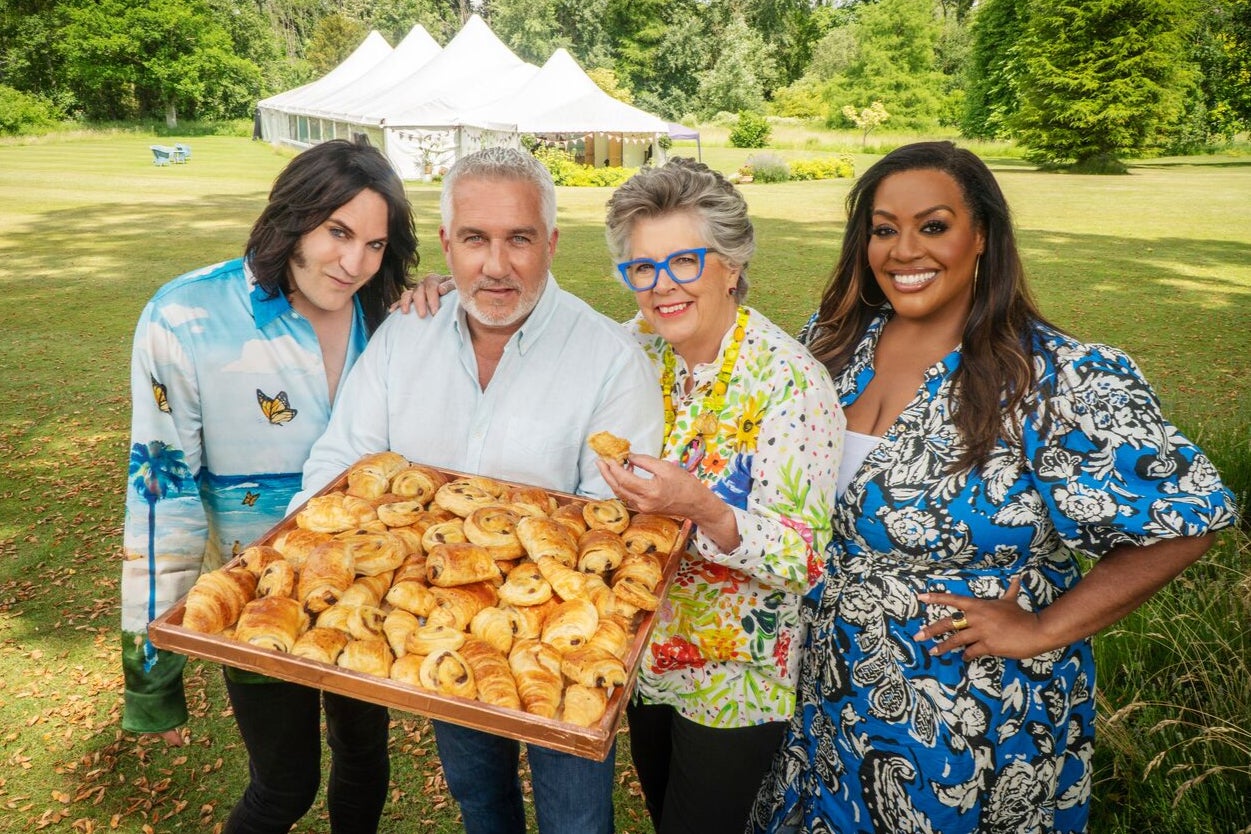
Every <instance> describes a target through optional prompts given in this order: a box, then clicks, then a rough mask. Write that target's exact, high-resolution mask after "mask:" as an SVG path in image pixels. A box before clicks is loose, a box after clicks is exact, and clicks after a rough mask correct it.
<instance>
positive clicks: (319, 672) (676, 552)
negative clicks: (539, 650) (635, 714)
mask: <svg viewBox="0 0 1251 834" xmlns="http://www.w3.org/2000/svg"><path fill="white" fill-rule="evenodd" d="M432 468H438V467H432ZM439 471H441V472H443V473H444V474H446V475H448V476H449V477H450V478H458V477H462V476H463V475H464V474H465V473H461V472H455V471H452V470H448V469H439ZM497 480H499V479H497ZM500 483H505V484H510V485H513V486H529V485H527V484H517V483H515V482H510V481H503V480H501V481H500ZM346 485H347V473H346V472H345V473H344V474H343V475H341V476H340V477H339V478H338V479H336V480H335V481H334V482H332V483H331V484H329V485H328V486H327V487H326V488H325V489H323V490H322V491H321V492H319V493H318V495H322V494H324V493H327V492H332V491H334V490H341V489H344V488H345V487H346ZM547 492H548V494H549V495H551V496H552V497H554V498H555V499H556V501H557V503H559V504H568V503H577V504H585V503H586V502H587V500H588V499H586V498H582V497H579V496H575V495H569V494H567V493H561V492H552V491H551V490H547ZM299 509H302V507H301V508H297V510H296V512H298V510H299ZM674 520H675V521H678V522H679V523H680V524H681V531H680V532H679V534H678V540H677V543H676V544H675V545H674V547H673V550H671V551H670V552H669V553H668V554H667V555H666V556H665V558H664V559H663V560H662V569H663V572H664V573H663V578H662V579H661V582H660V585H659V586H657V588H656V595H657V596H658V597H660V598H661V599H663V598H664V596H665V594H666V593H667V592H668V590H669V586H670V585H671V584H672V583H673V577H674V574H676V573H677V569H678V564H679V563H680V562H681V558H682V553H683V551H684V550H685V549H686V542H687V539H688V537H689V536H690V533H691V522H690V520H689V519H683V518H675V519H674ZM295 526H296V525H295V512H292V513H291V514H290V515H288V516H287V517H286V518H284V519H283V520H282V521H281V522H279V523H278V524H276V525H274V527H273V528H272V529H270V530H269V531H268V532H267V533H265V534H264V535H263V536H261V537H260V538H259V539H257V540H256V541H255V542H253V543H252V544H258V545H259V544H269V543H270V542H272V541H273V540H274V539H275V538H276V537H277V536H278V535H280V534H281V533H284V532H286V531H287V530H289V529H291V528H293V527H295ZM232 564H233V563H232ZM185 609H186V598H185V597H184V598H183V599H181V600H179V601H178V603H177V604H175V605H174V606H173V607H172V608H170V609H169V610H168V611H166V612H165V613H164V614H162V615H161V616H159V617H157V618H156V619H155V620H153V621H152V622H151V623H150V624H149V625H148V634H149V636H150V638H151V640H152V643H153V644H154V645H156V646H157V647H158V648H162V649H167V650H169V651H175V652H178V653H180V654H185V655H188V656H189V657H198V658H201V659H203V660H212V661H217V662H219V663H224V664H226V665H227V666H233V667H235V668H237V669H247V670H249V671H252V672H259V673H261V674H264V675H269V676H270V677H274V678H280V679H282V680H286V681H291V682H293V683H299V684H304V685H305V686H311V687H315V688H317V689H323V690H326V691H327V692H336V693H338V694H340V695H347V696H350V697H352V698H357V699H359V700H362V701H369V702H371V703H375V704H381V705H383V706H386V707H390V708H392V709H398V710H403V711H405V712H415V713H419V714H421V715H425V716H429V717H430V718H437V719H439V720H441V721H449V722H451V723H453V724H460V725H462V726H465V727H471V728H473V729H476V730H483V731H485V732H488V733H494V734H496V735H501V736H507V737H508V738H513V739H517V740H518V741H524V742H532V743H534V744H538V745H541V746H543V747H549V748H551V749H553V750H561V751H564V752H566V753H572V754H574V755H576V756H582V757H585V758H590V759H596V760H599V761H602V760H603V759H604V758H605V757H606V756H607V755H608V751H609V749H610V748H611V746H612V743H613V738H614V737H615V736H616V733H617V729H618V727H620V725H621V720H622V718H623V717H624V716H625V704H626V700H627V699H628V698H629V696H630V691H631V690H632V689H633V688H634V682H635V680H636V679H637V677H638V670H639V665H640V663H641V661H642V658H643V652H644V650H645V649H646V648H647V644H648V640H649V638H650V636H651V631H652V626H653V624H654V622H655V613H654V612H648V611H644V612H642V614H643V617H642V620H641V622H640V623H639V625H638V628H637V630H636V631H635V634H634V638H633V640H632V641H631V643H630V650H629V652H628V653H627V654H626V658H625V668H626V673H627V680H626V684H625V686H620V687H617V688H616V689H615V690H614V691H613V693H612V695H611V697H610V698H609V700H608V708H607V709H606V710H605V711H604V715H603V717H602V718H601V719H600V721H599V723H597V724H595V725H593V726H590V727H579V726H578V725H576V724H570V723H567V722H564V721H556V720H554V719H549V718H541V717H539V716H537V715H531V714H529V713H526V712H522V711H520V710H512V709H507V708H504V707H497V706H494V705H492V704H487V703H483V702H482V701H477V700H471V699H467V698H458V697H455V696H450V695H442V694H439V693H436V692H431V691H429V690H425V689H419V688H417V687H413V686H409V685H408V684H404V683H400V682H399V681H393V680H390V679H388V678H380V677H376V676H374V675H368V674H365V673H363V672H357V671H354V670H351V669H344V668H342V667H340V666H331V665H329V664H326V663H321V662H319V661H316V660H309V659H307V658H303V657H298V656H295V655H290V654H284V653H282V652H275V651H271V650H269V649H261V648H257V647H256V646H253V645H250V644H247V643H240V642H237V641H235V640H233V639H231V638H228V637H223V636H221V635H220V634H202V633H200V632H196V631H191V630H190V629H185V628H183V627H182V617H183V612H184V610H185Z"/></svg>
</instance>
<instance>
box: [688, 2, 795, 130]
mask: <svg viewBox="0 0 1251 834" xmlns="http://www.w3.org/2000/svg"><path fill="white" fill-rule="evenodd" d="M720 41H721V44H722V49H721V52H720V53H719V54H718V55H717V57H716V60H715V62H714V63H713V65H712V66H711V67H710V68H709V69H708V70H706V71H705V72H703V73H702V74H701V75H700V77H699V91H698V92H697V93H696V99H695V107H696V112H698V113H699V114H700V115H701V116H703V117H705V118H707V117H710V116H712V115H714V114H716V113H719V112H721V111H727V112H730V113H734V112H741V111H751V112H759V111H761V110H763V109H764V89H765V82H764V80H763V79H766V78H771V77H774V75H775V73H776V69H775V66H776V65H775V64H774V63H773V59H772V58H771V57H770V54H769V52H770V50H769V48H768V47H767V46H765V43H764V41H763V40H761V38H760V35H758V34H756V32H755V31H754V30H752V29H751V28H750V27H748V25H747V22H746V21H745V20H743V18H742V17H738V16H736V17H735V18H734V19H733V20H732V22H731V23H730V25H729V26H728V27H727V28H726V30H725V32H724V33H723V34H722V36H721V38H720Z"/></svg>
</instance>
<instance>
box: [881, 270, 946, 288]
mask: <svg viewBox="0 0 1251 834" xmlns="http://www.w3.org/2000/svg"><path fill="white" fill-rule="evenodd" d="M937 274H938V272H937V271H933V272H911V273H908V274H907V275H898V274H896V275H892V276H891V278H893V279H894V280H895V283H896V284H900V285H902V286H905V287H916V286H919V285H921V284H924V283H925V282H926V281H929V280H930V279H931V278H933V277H934V276H935V275H937Z"/></svg>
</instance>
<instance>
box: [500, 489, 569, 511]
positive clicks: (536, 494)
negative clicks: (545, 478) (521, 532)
mask: <svg viewBox="0 0 1251 834" xmlns="http://www.w3.org/2000/svg"><path fill="white" fill-rule="evenodd" d="M504 500H506V501H507V502H508V503H509V504H511V505H512V506H513V507H515V508H516V509H517V511H518V512H520V513H521V514H522V515H551V513H552V512H553V511H555V509H556V499H555V498H553V497H552V496H550V495H548V494H547V491H546V490H542V489H539V488H538V487H522V486H519V487H513V488H511V489H509V490H508V491H507V492H505V493H504Z"/></svg>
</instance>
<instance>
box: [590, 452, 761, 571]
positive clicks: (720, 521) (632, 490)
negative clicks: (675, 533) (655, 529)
mask: <svg viewBox="0 0 1251 834" xmlns="http://www.w3.org/2000/svg"><path fill="white" fill-rule="evenodd" d="M630 463H631V464H632V467H631V469H632V470H634V471H631V470H627V469H624V468H622V467H620V466H617V465H616V464H612V463H607V462H605V461H603V460H598V461H596V462H595V465H596V466H598V467H599V471H600V474H601V475H603V476H604V481H605V482H607V484H608V486H609V487H610V488H611V489H612V491H613V492H614V493H615V494H616V495H617V497H619V498H620V499H621V500H623V501H625V502H626V503H627V504H629V505H630V506H631V507H634V508H635V509H637V510H638V511H639V512H642V513H659V514H661V515H669V516H685V517H686V518H689V519H690V520H691V521H692V522H694V523H695V524H696V525H697V526H698V527H699V529H700V531H701V532H702V533H703V534H704V535H705V536H707V537H708V538H710V539H712V541H713V542H715V543H716V545H717V547H718V548H720V550H721V551H722V552H723V553H729V552H730V551H732V550H734V548H736V547H738V545H739V534H738V519H737V518H736V517H735V516H734V511H733V510H732V509H731V508H730V505H729V504H727V503H725V502H724V501H722V500H721V499H720V498H719V497H718V496H717V494H716V493H714V492H713V491H712V490H711V489H709V488H708V487H707V486H705V485H704V483H703V482H702V481H700V480H699V478H697V477H695V476H694V475H693V474H691V473H690V472H687V471H686V470H685V469H683V468H682V467H681V466H679V465H677V464H676V463H672V462H670V461H667V460H660V459H659V458H654V457H651V456H650V455H633V456H632V457H631V458H630ZM638 471H641V472H644V473H646V474H647V475H649V476H651V477H641V476H640V475H638V474H636V472H638Z"/></svg>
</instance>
